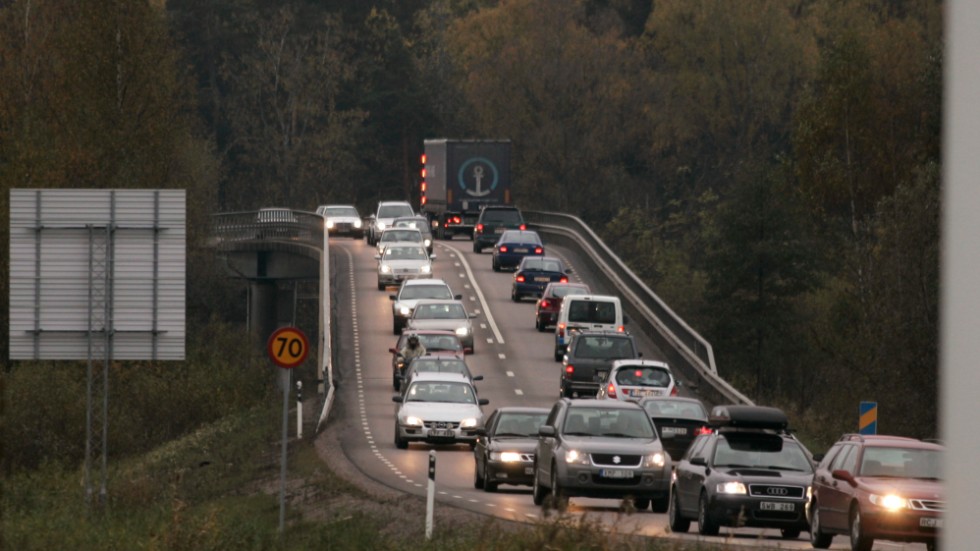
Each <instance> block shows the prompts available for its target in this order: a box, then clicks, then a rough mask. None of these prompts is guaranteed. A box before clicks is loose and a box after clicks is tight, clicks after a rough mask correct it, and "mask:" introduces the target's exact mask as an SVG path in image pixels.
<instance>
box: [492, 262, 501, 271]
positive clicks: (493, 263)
mask: <svg viewBox="0 0 980 551" xmlns="http://www.w3.org/2000/svg"><path fill="white" fill-rule="evenodd" d="M490 265H491V266H492V267H493V271H495V272H499V271H500V264H497V261H496V259H494V260H493V261H491V262H490Z"/></svg>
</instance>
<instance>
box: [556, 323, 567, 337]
mask: <svg viewBox="0 0 980 551" xmlns="http://www.w3.org/2000/svg"><path fill="white" fill-rule="evenodd" d="M558 336H559V337H564V336H565V324H564V323H559V324H558Z"/></svg>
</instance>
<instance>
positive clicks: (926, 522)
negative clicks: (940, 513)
mask: <svg viewBox="0 0 980 551" xmlns="http://www.w3.org/2000/svg"><path fill="white" fill-rule="evenodd" d="M919 526H921V527H923V528H942V527H943V519H941V518H920V519H919Z"/></svg>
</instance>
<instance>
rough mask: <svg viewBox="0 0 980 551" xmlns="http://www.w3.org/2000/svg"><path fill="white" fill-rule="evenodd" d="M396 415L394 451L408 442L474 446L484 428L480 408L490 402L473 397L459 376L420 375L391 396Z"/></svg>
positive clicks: (468, 387)
mask: <svg viewBox="0 0 980 551" xmlns="http://www.w3.org/2000/svg"><path fill="white" fill-rule="evenodd" d="M391 399H392V401H394V402H395V403H397V404H398V406H397V407H396V412H395V447H396V448H398V449H400V450H404V449H406V448H408V444H409V442H427V443H430V444H457V443H466V444H471V445H472V444H474V443H475V442H476V437H477V430H478V429H479V428H480V427H482V426H483V410H482V409H481V407H480V406H485V405H487V404H489V403H490V401H489V400H487V399H483V398H480V399H478V398H477V397H476V389H474V388H473V385H472V384H470V382H469V381H468V380H467V379H466V377H465V376H464V375H460V374H458V373H419V374H418V375H416V376H415V377H414V380H413V381H412V383H411V384H410V385H409V386H408V388H407V389H406V390H405V394H404V395H402V394H398V395H395V396H392V398H391Z"/></svg>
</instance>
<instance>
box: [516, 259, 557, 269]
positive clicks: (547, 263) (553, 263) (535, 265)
mask: <svg viewBox="0 0 980 551" xmlns="http://www.w3.org/2000/svg"><path fill="white" fill-rule="evenodd" d="M521 269H522V270H535V271H539V272H561V271H563V270H562V267H561V263H560V262H558V261H557V260H549V259H541V258H528V259H526V260H524V263H523V264H521Z"/></svg>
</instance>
